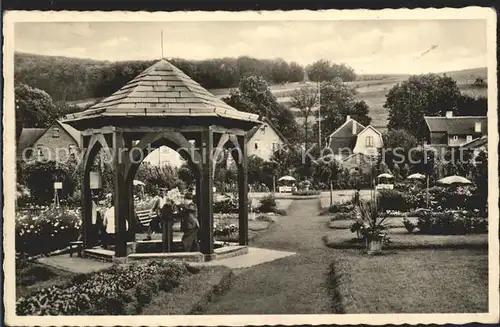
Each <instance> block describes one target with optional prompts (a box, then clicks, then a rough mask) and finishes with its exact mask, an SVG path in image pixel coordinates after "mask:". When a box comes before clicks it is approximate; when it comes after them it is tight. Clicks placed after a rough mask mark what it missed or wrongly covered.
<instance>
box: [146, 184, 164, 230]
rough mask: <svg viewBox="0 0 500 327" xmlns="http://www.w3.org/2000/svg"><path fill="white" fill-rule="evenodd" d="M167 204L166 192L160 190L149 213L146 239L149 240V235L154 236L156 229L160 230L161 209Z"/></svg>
mask: <svg viewBox="0 0 500 327" xmlns="http://www.w3.org/2000/svg"><path fill="white" fill-rule="evenodd" d="M166 203H167V199H166V192H165V191H164V190H163V189H162V190H160V191H159V193H158V195H157V196H156V197H155V201H154V204H153V207H152V208H151V211H150V212H149V216H150V217H151V222H150V223H149V227H148V235H147V239H148V240H150V239H151V235H152V234H154V233H155V232H156V231H157V230H158V229H160V227H162V226H161V224H162V214H163V207H164V206H165V204H166Z"/></svg>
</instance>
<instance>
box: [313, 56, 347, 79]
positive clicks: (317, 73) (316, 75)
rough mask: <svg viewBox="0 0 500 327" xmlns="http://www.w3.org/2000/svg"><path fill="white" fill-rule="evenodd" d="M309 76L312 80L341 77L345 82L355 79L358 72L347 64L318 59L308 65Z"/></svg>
mask: <svg viewBox="0 0 500 327" xmlns="http://www.w3.org/2000/svg"><path fill="white" fill-rule="evenodd" d="M306 71H307V76H308V77H309V79H310V80H311V81H315V82H323V81H331V80H332V79H334V78H340V79H342V80H343V81H344V82H349V81H354V80H355V79H356V73H355V72H354V69H352V68H351V67H349V66H347V65H345V64H335V63H332V62H330V61H329V60H323V59H321V60H318V61H315V62H314V63H312V64H311V65H309V66H307V67H306Z"/></svg>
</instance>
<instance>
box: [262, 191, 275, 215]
mask: <svg viewBox="0 0 500 327" xmlns="http://www.w3.org/2000/svg"><path fill="white" fill-rule="evenodd" d="M275 209H276V199H275V198H274V195H272V194H269V195H267V196H265V197H264V198H262V199H261V200H260V206H259V207H258V208H257V210H258V211H259V212H273V210H275Z"/></svg>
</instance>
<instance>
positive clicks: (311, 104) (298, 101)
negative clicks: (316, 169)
mask: <svg viewBox="0 0 500 327" xmlns="http://www.w3.org/2000/svg"><path fill="white" fill-rule="evenodd" d="M318 104H319V94H318V89H317V88H311V87H308V86H304V87H301V88H300V89H298V90H295V91H294V92H293V94H292V103H291V106H292V107H293V108H297V109H299V110H300V113H301V114H302V117H303V118H304V135H305V138H304V143H305V147H306V149H307V148H308V147H307V144H308V141H309V139H308V129H309V125H308V121H309V118H310V117H311V114H312V113H313V109H314V108H315V107H317V106H318Z"/></svg>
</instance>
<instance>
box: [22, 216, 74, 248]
mask: <svg viewBox="0 0 500 327" xmlns="http://www.w3.org/2000/svg"><path fill="white" fill-rule="evenodd" d="M80 226H81V219H80V217H79V216H77V214H76V212H75V211H72V210H68V209H64V208H52V209H48V210H45V211H44V212H42V213H41V214H29V213H28V214H21V213H18V214H17V215H16V252H17V253H19V254H21V255H24V256H34V255H38V254H47V253H50V252H52V251H55V250H60V249H63V248H65V247H66V246H67V245H68V243H69V242H70V241H75V240H76V239H78V236H79V234H80Z"/></svg>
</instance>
